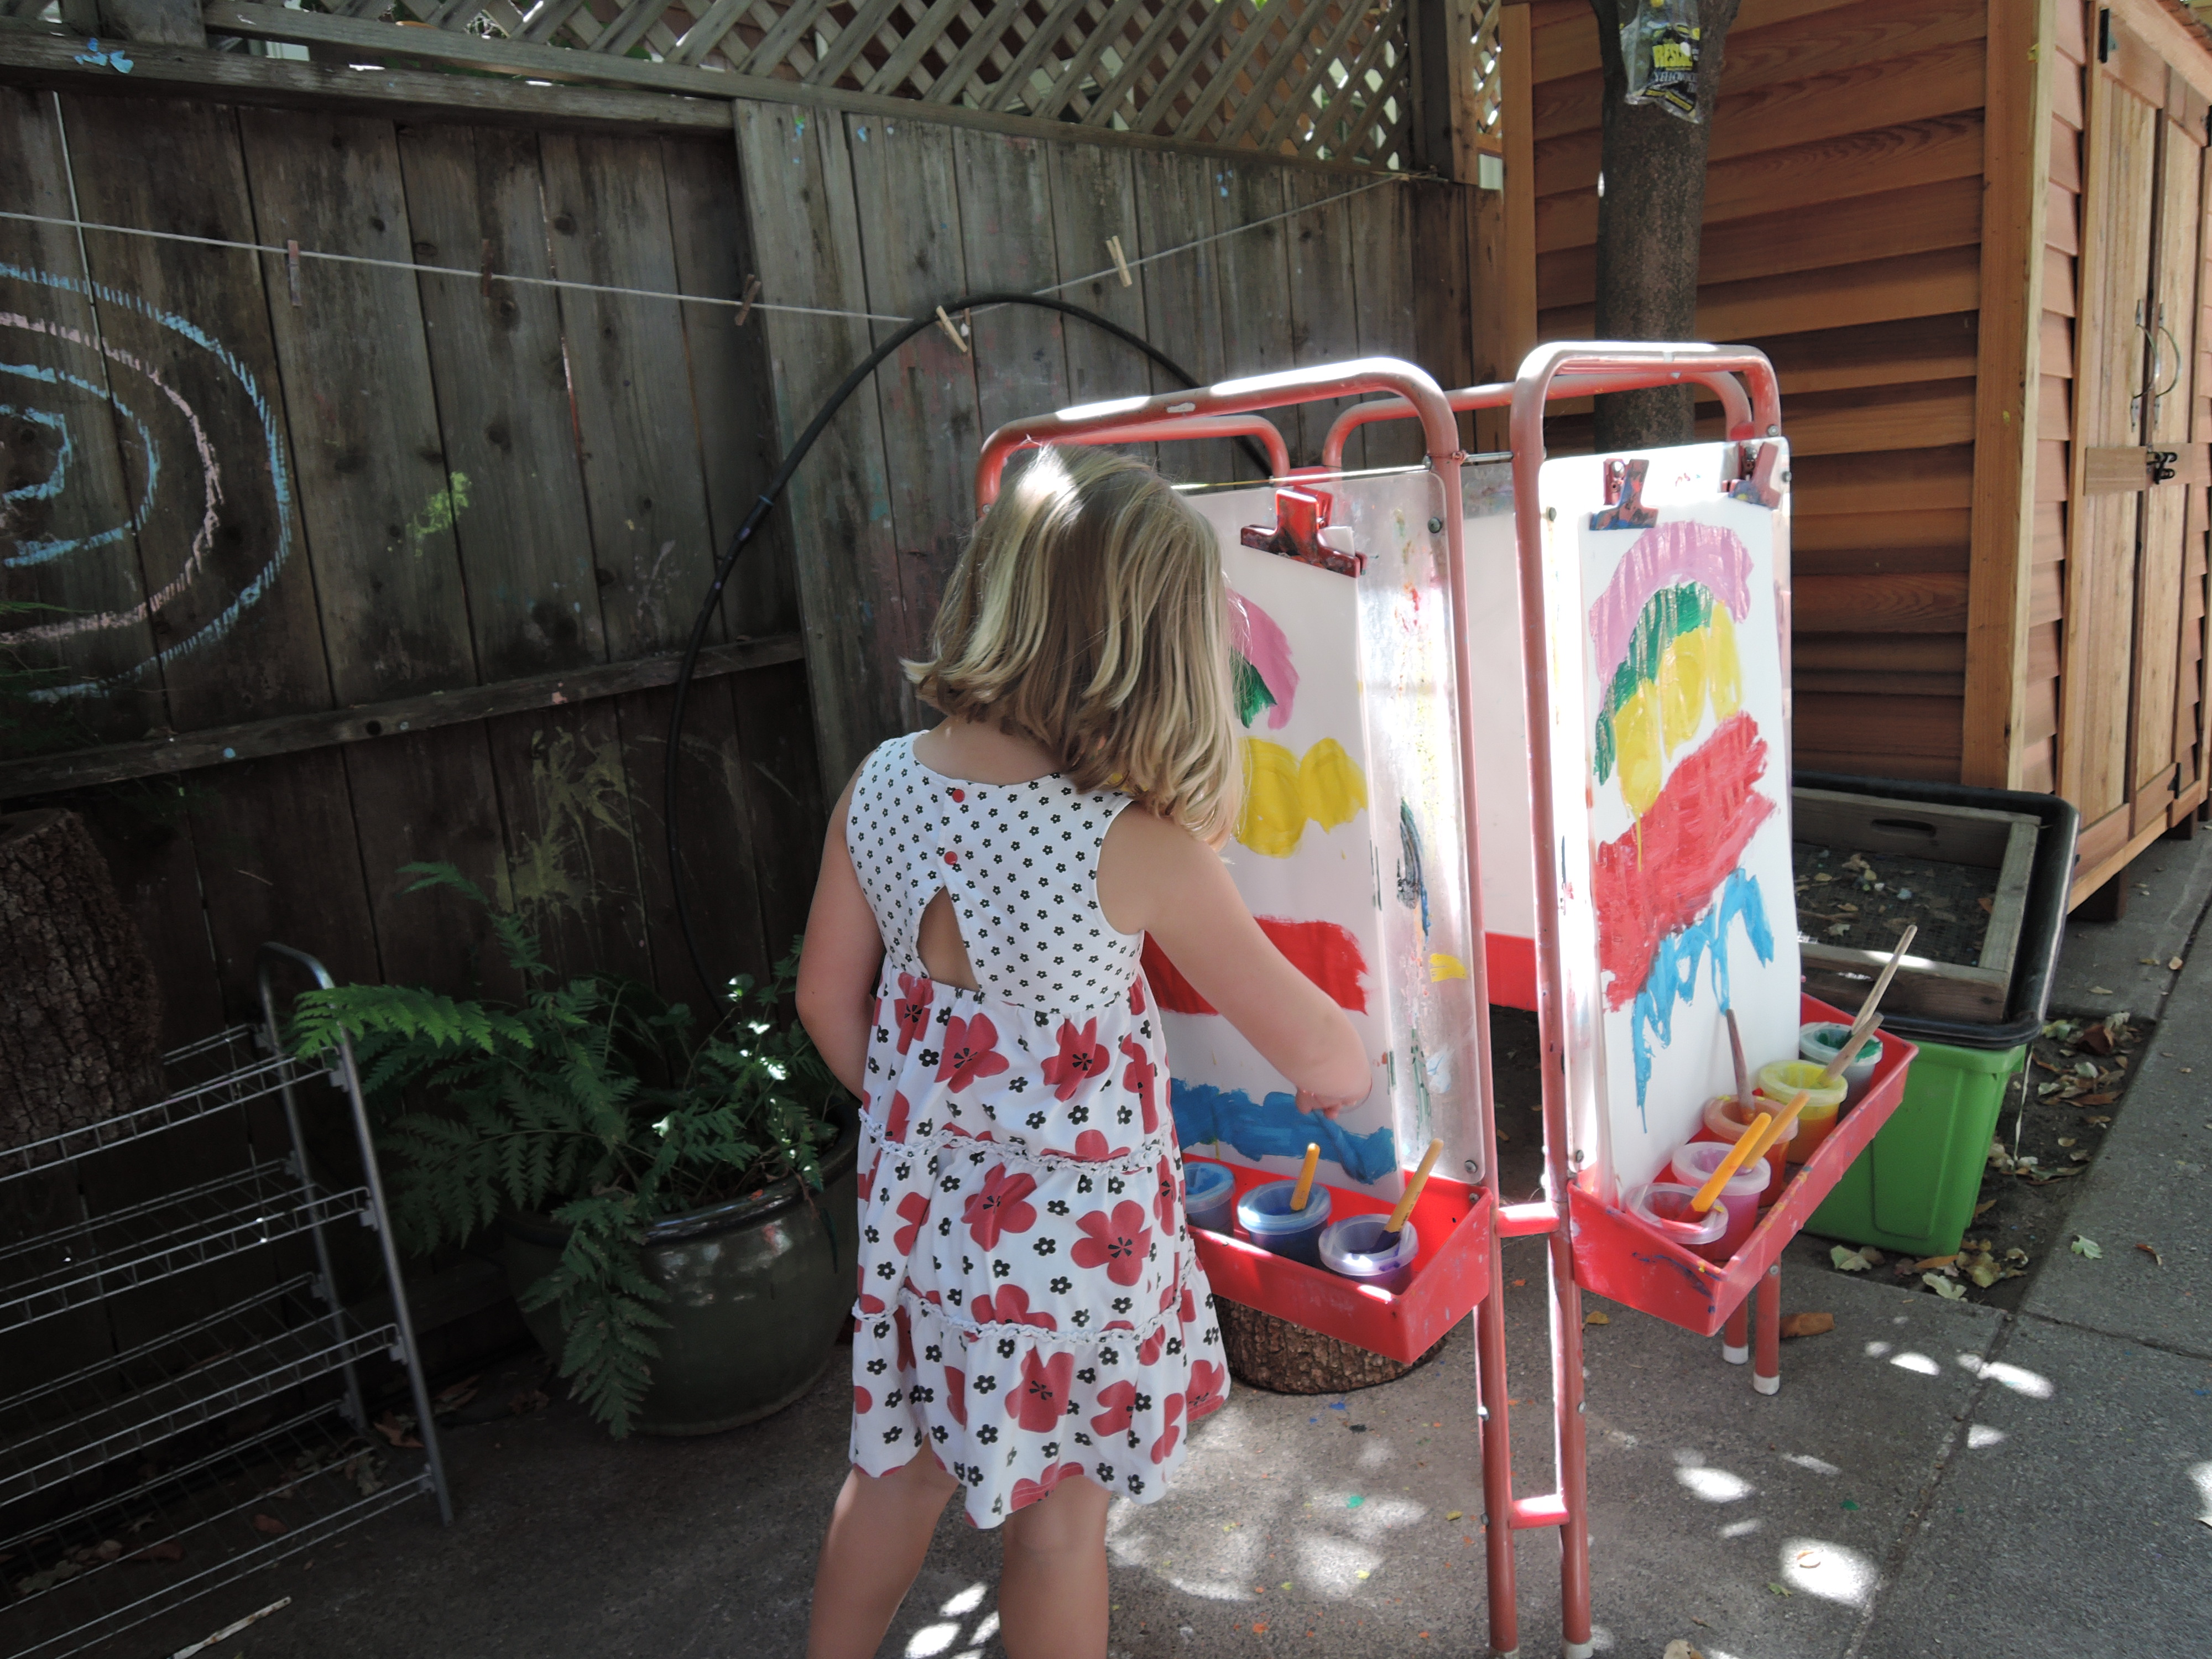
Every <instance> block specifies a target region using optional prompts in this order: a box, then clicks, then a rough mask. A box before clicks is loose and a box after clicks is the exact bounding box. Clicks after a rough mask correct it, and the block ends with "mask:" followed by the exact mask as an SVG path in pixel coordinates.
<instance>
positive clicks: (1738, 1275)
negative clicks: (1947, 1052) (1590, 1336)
mask: <svg viewBox="0 0 2212 1659" xmlns="http://www.w3.org/2000/svg"><path fill="white" fill-rule="evenodd" d="M1799 1003H1800V1008H1801V1012H1800V1015H1799V1018H1800V1019H1801V1021H1802V1022H1803V1023H1806V1024H1810V1023H1811V1022H1813V1021H1814V1020H1825V1021H1828V1022H1830V1023H1832V1024H1838V1025H1848V1024H1850V1015H1848V1014H1846V1013H1844V1012H1842V1011H1841V1010H1839V1009H1836V1008H1831V1007H1830V1006H1828V1005H1827V1004H1826V1003H1825V1002H1821V1001H1820V1000H1817V999H1815V998H1813V997H1809V996H1808V997H1801V998H1800V999H1799ZM1919 1052H1920V1050H1919V1049H1918V1048H1915V1047H1914V1046H1913V1045H1912V1044H1911V1043H1910V1042H1906V1041H1905V1039H1904V1038H1902V1037H1900V1036H1896V1035H1894V1034H1893V1033H1892V1032H1890V1031H1887V1030H1884V1031H1883V1032H1882V1034H1881V1061H1880V1062H1879V1063H1878V1064H1877V1065H1876V1066H1875V1072H1874V1075H1873V1077H1871V1078H1869V1079H1868V1080H1867V1091H1866V1093H1865V1095H1864V1096H1863V1097H1861V1099H1860V1100H1859V1102H1858V1103H1857V1105H1855V1106H1853V1107H1852V1108H1851V1109H1850V1111H1848V1112H1846V1113H1844V1116H1843V1119H1842V1121H1840V1122H1838V1124H1837V1125H1836V1127H1835V1128H1834V1129H1833V1130H1832V1132H1830V1133H1829V1135H1828V1138H1827V1139H1826V1140H1824V1141H1822V1142H1821V1143H1820V1151H1818V1152H1814V1154H1813V1156H1812V1157H1811V1158H1808V1159H1807V1160H1806V1161H1805V1162H1804V1163H1803V1164H1801V1165H1799V1166H1798V1167H1797V1173H1796V1175H1794V1176H1791V1177H1790V1184H1789V1185H1788V1186H1786V1187H1784V1188H1783V1189H1782V1196H1781V1197H1779V1198H1778V1199H1777V1200H1775V1201H1774V1204H1773V1206H1772V1207H1771V1208H1770V1209H1769V1210H1768V1211H1767V1212H1766V1215H1765V1218H1764V1219H1762V1220H1761V1221H1760V1222H1759V1226H1758V1228H1757V1230H1756V1231H1753V1234H1752V1236H1751V1237H1749V1238H1747V1239H1746V1240H1745V1241H1744V1242H1743V1248H1742V1249H1740V1250H1738V1251H1737V1252H1736V1253H1735V1255H1733V1256H1731V1257H1729V1260H1728V1262H1727V1265H1726V1266H1722V1265H1720V1264H1718V1263H1716V1262H1711V1261H1706V1260H1705V1258H1704V1257H1703V1256H1697V1255H1691V1254H1690V1253H1689V1252H1688V1251H1687V1250H1686V1249H1682V1248H1681V1247H1680V1245H1678V1244H1676V1243H1674V1242H1673V1241H1672V1240H1670V1239H1667V1238H1663V1237H1661V1236H1660V1235H1659V1234H1658V1233H1657V1232H1656V1231H1653V1230H1652V1229H1651V1228H1650V1227H1647V1226H1646V1225H1644V1223H1643V1222H1641V1221H1639V1220H1638V1219H1637V1218H1635V1217H1634V1216H1632V1215H1631V1214H1630V1213H1629V1212H1627V1211H1626V1210H1622V1209H1616V1208H1615V1207H1614V1206H1612V1205H1610V1204H1604V1203H1601V1202H1600V1201H1599V1200H1596V1199H1595V1198H1594V1197H1592V1196H1591V1195H1590V1194H1588V1193H1585V1192H1583V1190H1581V1188H1575V1189H1573V1190H1572V1191H1571V1194H1570V1196H1569V1206H1568V1208H1569V1214H1570V1218H1571V1231H1572V1236H1573V1238H1574V1250H1575V1282H1576V1283H1577V1284H1578V1285H1581V1286H1582V1287H1583V1289H1584V1290H1588V1291H1596V1292H1597V1293H1598V1294H1599V1295H1600V1296H1603V1297H1611V1298H1612V1299H1613V1301H1615V1302H1620V1303H1623V1304H1626V1305H1627V1306H1629V1307H1632V1308H1634V1309H1636V1310H1638V1311H1640V1312H1643V1313H1648V1314H1653V1315H1656V1316H1658V1317H1659V1318H1661V1319H1663V1320H1665V1321H1666V1322H1668V1324H1670V1325H1680V1326H1681V1327H1682V1328H1683V1329H1685V1330H1689V1331H1695V1332H1696V1333H1697V1334H1699V1335H1700V1336H1711V1334H1713V1333H1714V1332H1716V1331H1717V1330H1719V1329H1720V1328H1721V1327H1722V1325H1723V1324H1724V1323H1725V1322H1727V1320H1728V1316H1729V1314H1730V1313H1732V1312H1734V1311H1735V1310H1736V1309H1737V1308H1738V1307H1740V1306H1741V1305H1742V1303H1743V1299H1744V1297H1746V1296H1747V1295H1748V1294H1749V1293H1750V1291H1751V1289H1752V1287H1753V1285H1756V1284H1758V1283H1759V1277H1760V1275H1761V1274H1763V1273H1765V1271H1766V1270H1767V1269H1768V1268H1769V1267H1772V1266H1773V1265H1774V1262H1775V1259H1776V1258H1777V1257H1778V1256H1779V1255H1781V1254H1782V1247H1783V1246H1784V1245H1785V1244H1787V1243H1789V1242H1790V1240H1791V1239H1792V1238H1795V1237H1796V1236H1797V1233H1798V1231H1799V1230H1800V1229H1802V1227H1803V1226H1804V1225H1805V1223H1806V1222H1807V1220H1808V1219H1809V1218H1811V1216H1812V1213H1813V1212H1814V1210H1816V1209H1818V1208H1820V1200H1822V1199H1824V1198H1826V1197H1827V1195H1828V1193H1829V1191H1830V1189H1831V1188H1833V1187H1834V1186H1835V1184H1836V1182H1838V1181H1839V1180H1841V1179H1842V1178H1843V1174H1844V1170H1848V1169H1850V1167H1851V1160H1852V1159H1854V1158H1857V1156H1858V1155H1859V1154H1860V1153H1861V1152H1863V1151H1865V1150H1866V1145H1867V1143H1868V1142H1869V1141H1870V1140H1872V1139H1874V1138H1875V1132H1876V1131H1878V1130H1879V1129H1880V1128H1881V1126H1882V1125H1883V1124H1885V1123H1887V1122H1888V1121H1889V1115H1890V1114H1891V1113H1892V1112H1893V1111H1895V1110H1896V1109H1897V1103H1898V1102H1899V1101H1900V1100H1902V1099H1903V1098H1904V1097H1905V1069H1906V1067H1908V1066H1911V1064H1912V1060H1913V1057H1914V1056H1915V1055H1917V1054H1919Z"/></svg>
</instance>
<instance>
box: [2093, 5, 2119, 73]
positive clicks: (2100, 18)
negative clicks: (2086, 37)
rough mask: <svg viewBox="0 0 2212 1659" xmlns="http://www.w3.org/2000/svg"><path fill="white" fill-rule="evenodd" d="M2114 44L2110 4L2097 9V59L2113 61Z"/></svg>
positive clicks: (2105, 62) (2106, 61)
mask: <svg viewBox="0 0 2212 1659" xmlns="http://www.w3.org/2000/svg"><path fill="white" fill-rule="evenodd" d="M2114 44H2115V42H2114V41H2113V39H2112V8H2111V7H2110V6H2100V7H2099V8H2098V9H2097V61H2098V62H2099V63H2100V64H2109V63H2111V62H2112V47H2113V46H2114Z"/></svg>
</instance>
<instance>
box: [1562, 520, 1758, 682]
mask: <svg viewBox="0 0 2212 1659" xmlns="http://www.w3.org/2000/svg"><path fill="white" fill-rule="evenodd" d="M1678 582H1703V583H1704V584H1705V586H1706V587H1707V588H1708V589H1709V590H1710V591H1711V592H1712V594H1713V597H1714V598H1716V599H1718V600H1720V601H1721V603H1723V605H1727V606H1728V608H1729V611H1730V612H1731V613H1732V614H1733V615H1734V616H1735V619H1736V620H1737V621H1738V622H1741V621H1742V620H1743V619H1744V618H1745V617H1747V616H1748V615H1749V614H1750V612H1751V553H1750V550H1748V549H1747V548H1746V547H1745V546H1744V544H1743V538H1741V536H1738V535H1737V534H1736V533H1735V531H1733V530H1725V529H1723V528H1722V527H1721V526H1719V525H1715V524H1697V523H1693V522H1692V521H1690V520H1681V519H1678V520H1673V521H1672V522H1670V523H1667V524H1662V525H1656V526H1653V527H1652V528H1650V530H1647V531H1645V532H1644V533H1643V534H1642V535H1641V536H1638V538H1636V539H1635V541H1634V542H1633V543H1632V544H1630V546H1629V549H1628V551H1627V552H1626V553H1625V554H1623V555H1622V556H1621V560H1620V563H1619V564H1617V565H1615V566H1614V567H1613V576H1612V579H1611V580H1609V581H1607V583H1606V585H1605V592H1602V593H1601V594H1599V595H1598V596H1597V602H1596V603H1595V605H1591V606H1590V609H1589V629H1590V640H1591V641H1592V643H1594V644H1595V646H1596V647H1597V677H1598V684H1601V685H1604V684H1609V683H1610V682H1611V680H1612V678H1613V670H1614V669H1615V668H1617V667H1619V666H1620V659H1622V658H1623V657H1625V656H1626V655H1627V654H1628V645H1629V641H1630V640H1631V639H1632V638H1633V637H1634V636H1635V633H1636V620H1637V618H1638V617H1641V616H1642V615H1643V614H1644V605H1645V604H1646V603H1647V602H1648V601H1649V600H1650V598H1651V596H1652V595H1653V594H1654V593H1656V592H1659V591H1660V590H1661V589H1662V588H1667V587H1672V586H1674V585H1675V584H1676V583H1678Z"/></svg>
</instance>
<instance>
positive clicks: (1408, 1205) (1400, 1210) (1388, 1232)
mask: <svg viewBox="0 0 2212 1659" xmlns="http://www.w3.org/2000/svg"><path fill="white" fill-rule="evenodd" d="M1443 1150H1444V1144H1443V1141H1441V1140H1432V1141H1431V1142H1430V1143H1429V1150H1428V1151H1427V1152H1423V1153H1422V1154H1421V1167H1420V1168H1419V1169H1418V1170H1414V1171H1413V1179H1412V1180H1411V1181H1409V1182H1407V1183H1406V1195H1405V1196H1404V1197H1403V1198H1401V1199H1400V1200H1398V1207H1397V1208H1395V1210H1393V1211H1391V1212H1390V1225H1389V1226H1387V1227H1385V1228H1384V1229H1383V1231H1382V1233H1381V1235H1380V1236H1379V1237H1377V1238H1376V1241H1375V1243H1374V1245H1373V1247H1372V1248H1374V1249H1377V1250H1395V1249H1397V1248H1398V1235H1399V1234H1400V1233H1401V1232H1403V1231H1405V1228H1406V1218H1407V1216H1409V1215H1411V1214H1413V1205H1414V1202H1415V1200H1418V1199H1419V1197H1420V1195H1421V1188H1424V1187H1425V1186H1427V1185H1428V1184H1429V1171H1430V1170H1433V1169H1435V1168H1436V1167H1437V1158H1438V1157H1439V1156H1441V1155H1442V1153H1443Z"/></svg>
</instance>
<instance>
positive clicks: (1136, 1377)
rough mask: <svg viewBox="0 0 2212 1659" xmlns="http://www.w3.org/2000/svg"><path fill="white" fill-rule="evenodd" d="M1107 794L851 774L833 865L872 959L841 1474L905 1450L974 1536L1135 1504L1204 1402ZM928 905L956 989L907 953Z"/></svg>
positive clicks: (1159, 1487) (900, 753)
mask: <svg viewBox="0 0 2212 1659" xmlns="http://www.w3.org/2000/svg"><path fill="white" fill-rule="evenodd" d="M1128 805H1130V802H1129V799H1128V798H1127V796H1125V795H1121V794H1116V793H1095V794H1080V793H1077V792H1076V790H1075V789H1074V788H1073V787H1071V786H1070V785H1069V784H1068V783H1067V782H1066V781H1065V780H1064V779H1062V778H1060V776H1058V775H1054V776H1052V777H1047V778H1040V779H1037V780H1036V781H1034V782H1030V783H1013V784H990V783H969V782H964V781H959V780H957V779H952V778H947V777H945V776H943V775H940V774H939V773H936V772H933V771H931V770H930V769H928V768H927V767H926V766H924V765H922V764H921V762H919V761H917V760H916V759H915V757H914V739H913V738H910V737H908V738H896V739H894V740H893V741H891V742H890V743H887V744H884V745H883V746H882V747H881V748H879V749H878V750H876V751H875V753H874V754H873V755H872V756H870V757H868V760H867V763H866V765H864V766H863V767H862V768H861V769H860V776H859V778H858V779H857V780H856V781H855V783H854V789H853V805H852V811H851V815H850V817H848V819H847V822H846V827H845V840H846V845H847V847H848V848H849V849H850V851H851V853H852V857H853V867H854V870H855V871H856V872H858V873H859V876H860V885H861V887H862V888H863V889H864V890H866V893H867V896H868V903H869V906H870V908H872V910H873V911H874V912H875V917H876V925H877V927H878V928H879V929H881V931H882V933H883V936H884V969H883V980H882V982H881V984H880V985H879V986H878V988H877V997H876V1018H875V1025H874V1029H873V1030H872V1033H871V1034H870V1037H869V1042H868V1055H867V1073H868V1076H867V1093H866V1099H865V1100H864V1102H863V1103H862V1112H861V1146H860V1167H861V1170H862V1172H863V1173H862V1176H861V1179H860V1237H861V1243H860V1300H859V1302H858V1303H857V1304H855V1306H854V1315H855V1316H856V1320H857V1323H856V1327H855V1334H854V1341H853V1384H854V1387H853V1462H854V1464H855V1465H856V1466H858V1467H859V1468H861V1469H862V1470H864V1471H866V1473H867V1474H872V1475H880V1474H889V1473H890V1471H891V1470H893V1469H895V1468H899V1467H900V1466H901V1465H902V1464H905V1463H907V1462H910V1461H911V1460H912V1459H913V1457H914V1455H915V1452H916V1450H917V1449H921V1448H922V1447H927V1449H929V1450H930V1451H931V1452H933V1454H934V1455H936V1458H937V1461H938V1462H939V1463H941V1464H942V1465H943V1466H944V1467H945V1468H946V1469H948V1470H950V1471H951V1473H952V1474H954V1475H955V1476H956V1477H957V1478H958V1479H959V1480H961V1481H962V1482H963V1484H964V1486H966V1488H967V1492H966V1508H967V1513H968V1518H969V1520H970V1521H972V1522H975V1524H976V1525H977V1526H979V1527H994V1526H996V1525H997V1524H998V1523H999V1522H1000V1521H1003V1520H1004V1519H1005V1518H1006V1516H1009V1515H1011V1514H1012V1513H1013V1512H1014V1511H1015V1510H1018V1509H1020V1508H1022V1507H1023V1506H1024V1504H1033V1503H1035V1502H1036V1500H1037V1499H1038V1498H1042V1497H1043V1496H1044V1495H1045V1494H1046V1493H1047V1492H1050V1491H1051V1490H1052V1489H1053V1487H1054V1486H1056V1485H1058V1484H1059V1483H1060V1481H1061V1480H1066V1478H1068V1477H1069V1476H1071V1475H1077V1474H1081V1475H1086V1476H1088V1477H1090V1478H1091V1479H1092V1480H1096V1481H1097V1483H1098V1484H1099V1485H1101V1486H1104V1487H1105V1488H1106V1489H1107V1490H1108V1491H1109V1492H1121V1493H1123V1494H1125V1495H1126V1496H1127V1497H1130V1498H1134V1499H1136V1500H1137V1501H1138V1502H1139V1503H1150V1502H1151V1501H1152V1499H1154V1498H1158V1496H1159V1495H1160V1494H1161V1493H1162V1492H1164V1491H1165V1490H1166V1488H1167V1484H1168V1481H1169V1480H1170V1477H1172V1476H1173V1474H1174V1473H1175V1470H1176V1465H1178V1464H1179V1463H1180V1462H1182V1455H1183V1451H1184V1445H1185V1431H1186V1430H1187V1429H1188V1426H1189V1425H1190V1424H1191V1423H1193V1422H1194V1421H1195V1420H1196V1419H1199V1418H1200V1417H1202V1416H1204V1415H1205V1414H1206V1413H1207V1412H1209V1411H1212V1409H1214V1408H1215V1407H1218V1406H1219V1405H1220V1404H1221V1402H1222V1401H1223V1400H1224V1399H1225V1398H1226V1397H1227V1395H1228V1391H1229V1374H1228V1370H1227V1368H1226V1366H1225V1364H1224V1363H1223V1359H1222V1350H1221V1336H1220V1332H1219V1330H1218V1328H1217V1327H1216V1325H1215V1322H1214V1317H1213V1307H1212V1295H1211V1293H1210V1292H1209V1291H1208V1290H1207V1288H1206V1275H1205V1273H1204V1272H1203V1271H1202V1270H1201V1269H1200V1267H1199V1265H1198V1258H1197V1255H1196V1254H1195V1253H1194V1251H1193V1249H1191V1244H1190V1239H1189V1236H1188V1232H1187V1231H1185V1228H1184V1225H1183V1214H1182V1158H1181V1157H1180V1156H1179V1155H1178V1153H1177V1152H1176V1140H1175V1126H1174V1121H1173V1120H1172V1119H1171V1118H1170V1115H1169V1111H1168V1103H1167V1096H1168V1062H1167V1052H1166V1046H1165V1044H1164V1042H1163V1040H1162V1037H1161V1032H1160V1023H1159V1018H1158V1014H1157V1013H1156V1012H1154V1011H1153V1009H1152V1003H1151V998H1150V996H1149V995H1148V994H1147V993H1146V986H1145V979H1144V975H1143V973H1142V971H1141V970H1140V969H1139V966H1138V955H1139V949H1140V947H1141V946H1142V945H1143V942H1144V940H1143V936H1142V935H1141V934H1137V933H1119V932H1117V931H1115V928H1114V927H1113V926H1112V924H1110V923H1109V921H1107V920H1106V917H1105V915H1104V914H1103V912H1102V911H1101V910H1100V908H1099V906H1098V895H1097V870H1098V854H1099V848H1100V846H1101V844H1102V843H1103V842H1104V840H1105V838H1106V831H1107V829H1109V827H1110V826H1111V825H1112V823H1113V822H1114V819H1115V817H1116V816H1117V815H1118V814H1119V813H1120V812H1121V811H1122V810H1123V809H1124V808H1126V807H1127V806H1128ZM939 890H944V891H945V893H947V894H948V895H949V896H950V897H951V901H952V903H953V905H954V908H955V909H956V911H957V915H958V919H959V923H960V933H961V937H962V939H963V941H964V942H965V944H966V945H967V947H968V957H969V962H970V963H971V964H972V965H973V966H974V968H975V976H976V978H977V979H979V980H980V981H981V989H980V990H974V991H970V990H964V989H962V988H959V987H954V986H950V985H940V984H937V983H936V982H934V981H932V980H931V979H930V978H929V977H928V975H927V972H926V970H925V969H923V967H922V965H921V958H920V957H919V955H918V954H917V952H916V949H915V939H916V933H917V931H918V929H919V928H920V926H921V914H922V911H923V909H924V908H926V907H927V905H928V903H929V902H930V901H931V899H933V897H935V896H936V895H937V893H938V892H939Z"/></svg>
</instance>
